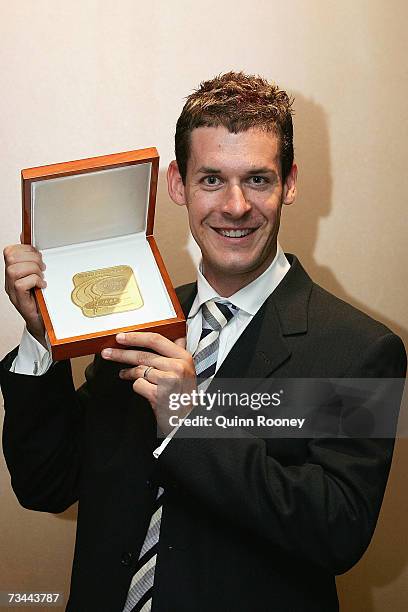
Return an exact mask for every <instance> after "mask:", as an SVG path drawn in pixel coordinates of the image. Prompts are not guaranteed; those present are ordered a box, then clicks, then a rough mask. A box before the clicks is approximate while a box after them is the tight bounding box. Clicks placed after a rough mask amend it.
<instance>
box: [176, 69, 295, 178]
mask: <svg viewBox="0 0 408 612" xmlns="http://www.w3.org/2000/svg"><path fill="white" fill-rule="evenodd" d="M292 104H293V99H291V98H289V96H288V94H287V93H286V92H285V91H283V90H281V89H279V87H278V86H277V85H275V84H273V83H268V81H267V80H266V79H263V78H262V77H260V76H255V75H247V74H244V73H243V72H227V73H225V74H221V75H219V76H217V77H215V78H214V79H211V80H210V81H203V82H202V83H201V84H200V86H199V87H198V89H196V90H195V91H194V92H193V93H192V94H191V95H189V96H188V98H187V101H186V103H185V105H184V107H183V110H182V112H181V115H180V117H179V119H178V121H177V125H176V136H175V141H176V142H175V144H176V160H177V164H178V168H179V172H180V175H181V178H182V180H183V183H185V180H186V174H187V162H188V159H189V156H190V137H191V132H192V131H193V130H194V129H195V128H198V127H218V126H223V127H225V128H227V130H229V131H230V132H232V133H235V134H236V133H238V132H244V131H246V130H248V129H250V128H253V127H256V128H260V129H262V130H265V131H274V132H275V133H276V134H277V136H278V138H279V140H280V157H281V171H282V180H283V181H285V180H286V177H287V175H288V174H289V172H290V169H291V167H292V164H293V124H292V113H293V111H292Z"/></svg>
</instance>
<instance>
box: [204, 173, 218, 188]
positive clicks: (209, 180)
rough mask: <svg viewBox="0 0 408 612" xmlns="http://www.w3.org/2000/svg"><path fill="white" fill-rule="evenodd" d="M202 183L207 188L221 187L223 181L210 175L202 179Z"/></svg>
mask: <svg viewBox="0 0 408 612" xmlns="http://www.w3.org/2000/svg"><path fill="white" fill-rule="evenodd" d="M201 182H202V183H203V185H205V186H206V187H219V186H220V185H221V179H220V178H219V177H218V176H215V175H214V174H209V175H208V176H204V177H203V178H202V179H201Z"/></svg>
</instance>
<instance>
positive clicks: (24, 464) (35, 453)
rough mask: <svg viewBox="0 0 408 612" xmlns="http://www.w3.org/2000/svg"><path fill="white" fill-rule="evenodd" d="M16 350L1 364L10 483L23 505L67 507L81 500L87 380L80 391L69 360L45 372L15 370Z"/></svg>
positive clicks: (56, 509)
mask: <svg viewBox="0 0 408 612" xmlns="http://www.w3.org/2000/svg"><path fill="white" fill-rule="evenodd" d="M16 353H17V350H15V351H13V352H12V353H10V355H8V356H7V357H6V358H5V359H4V360H3V362H2V363H1V364H0V382H1V387H2V391H3V396H4V408H5V417H4V428H3V451H4V456H5V459H6V463H7V466H8V468H9V471H10V474H11V484H12V487H13V490H14V492H15V494H16V496H17V498H18V500H19V502H20V503H21V504H22V505H23V506H24V507H26V508H29V509H31V510H42V511H47V512H62V511H64V510H65V509H66V508H68V507H69V506H70V505H71V504H73V503H74V502H75V501H77V499H78V487H79V475H80V469H81V455H82V440H83V435H84V421H85V408H86V406H87V404H88V403H89V400H90V398H89V392H88V385H84V387H83V388H81V390H80V391H79V392H76V391H75V388H74V384H73V381H72V374H71V365H70V362H69V361H61V362H58V363H57V364H55V365H54V366H53V367H52V368H51V369H50V370H49V371H48V372H47V373H46V374H44V375H42V376H26V375H23V374H15V373H13V372H10V371H9V368H10V365H11V363H12V362H13V359H14V358H15V356H16Z"/></svg>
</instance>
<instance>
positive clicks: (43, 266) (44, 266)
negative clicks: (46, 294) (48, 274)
mask: <svg viewBox="0 0 408 612" xmlns="http://www.w3.org/2000/svg"><path fill="white" fill-rule="evenodd" d="M46 267H47V266H46V265H45V263H44V262H41V268H42V270H45V269H46Z"/></svg>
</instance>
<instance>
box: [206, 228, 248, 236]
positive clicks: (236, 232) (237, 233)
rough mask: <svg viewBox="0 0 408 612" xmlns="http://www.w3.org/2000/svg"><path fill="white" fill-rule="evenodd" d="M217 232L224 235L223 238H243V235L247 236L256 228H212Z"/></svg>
mask: <svg viewBox="0 0 408 612" xmlns="http://www.w3.org/2000/svg"><path fill="white" fill-rule="evenodd" d="M213 229H214V230H215V231H216V232H217V233H218V234H221V236H224V237H225V238H243V237H244V236H248V235H249V234H252V232H254V231H255V229H256V228H246V229H221V228H216V227H214V228H213Z"/></svg>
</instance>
